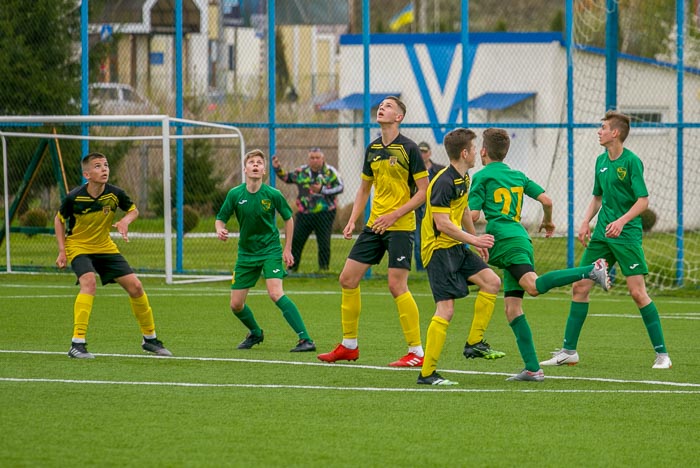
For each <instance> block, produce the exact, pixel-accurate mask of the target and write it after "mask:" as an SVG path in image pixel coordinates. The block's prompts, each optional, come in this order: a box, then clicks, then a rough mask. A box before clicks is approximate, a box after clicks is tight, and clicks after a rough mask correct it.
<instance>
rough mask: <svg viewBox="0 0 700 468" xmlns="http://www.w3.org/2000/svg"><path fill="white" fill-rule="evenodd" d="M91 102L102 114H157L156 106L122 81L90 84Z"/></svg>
mask: <svg viewBox="0 0 700 468" xmlns="http://www.w3.org/2000/svg"><path fill="white" fill-rule="evenodd" d="M90 104H91V105H93V106H95V111H96V112H97V113H100V114H127V115H128V114H136V115H138V114H156V113H157V109H156V107H155V106H154V105H153V104H151V103H150V102H149V101H148V100H146V99H144V98H143V97H142V96H141V95H140V94H139V93H138V92H136V90H135V89H134V88H132V87H131V86H129V85H127V84H122V83H92V84H90Z"/></svg>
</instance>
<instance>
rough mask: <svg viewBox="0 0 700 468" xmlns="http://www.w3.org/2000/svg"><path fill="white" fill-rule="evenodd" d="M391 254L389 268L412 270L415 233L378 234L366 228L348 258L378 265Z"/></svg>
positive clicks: (393, 232) (391, 232)
mask: <svg viewBox="0 0 700 468" xmlns="http://www.w3.org/2000/svg"><path fill="white" fill-rule="evenodd" d="M385 252H388V253H389V268H403V269H404V270H410V269H411V255H412V254H413V231H386V232H385V233H384V234H377V233H376V232H374V231H372V230H371V229H370V228H368V227H365V228H364V229H363V230H362V232H361V233H360V236H359V237H358V238H357V240H356V241H355V245H353V246H352V249H351V250H350V254H349V255H348V258H350V259H352V260H355V261H356V262H360V263H364V264H365V265H377V264H378V263H379V262H381V261H382V258H384V253H385Z"/></svg>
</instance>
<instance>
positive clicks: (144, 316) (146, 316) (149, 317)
mask: <svg viewBox="0 0 700 468" xmlns="http://www.w3.org/2000/svg"><path fill="white" fill-rule="evenodd" d="M129 302H130V303H131V311H132V312H133V313H134V317H136V321H137V322H138V323H139V327H141V333H142V334H143V336H146V337H153V338H155V336H156V325H155V323H154V321H153V309H151V305H150V304H149V303H148V296H146V293H143V296H141V297H136V298H133V297H131V296H130V297H129Z"/></svg>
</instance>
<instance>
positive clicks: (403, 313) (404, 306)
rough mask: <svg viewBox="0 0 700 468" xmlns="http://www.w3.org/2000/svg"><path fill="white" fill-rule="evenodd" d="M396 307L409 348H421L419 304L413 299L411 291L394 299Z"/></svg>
mask: <svg viewBox="0 0 700 468" xmlns="http://www.w3.org/2000/svg"><path fill="white" fill-rule="evenodd" d="M394 302H396V307H398V309H399V321H400V322H401V328H402V329H403V334H404V336H405V337H406V343H408V346H420V345H421V341H420V316H419V314H418V304H416V300H415V299H413V294H411V291H408V292H405V293H403V294H401V295H400V296H399V297H396V298H394Z"/></svg>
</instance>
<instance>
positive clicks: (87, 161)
mask: <svg viewBox="0 0 700 468" xmlns="http://www.w3.org/2000/svg"><path fill="white" fill-rule="evenodd" d="M93 159H107V156H105V155H104V154H102V153H98V152H97V151H93V152H92V153H88V154H86V155H85V156H83V159H81V160H80V165H81V166H82V168H83V170H86V169H87V168H88V166H89V165H90V162H91V161H92V160H93Z"/></svg>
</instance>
